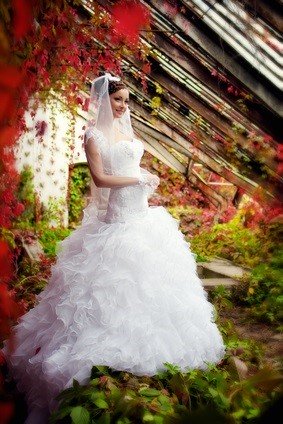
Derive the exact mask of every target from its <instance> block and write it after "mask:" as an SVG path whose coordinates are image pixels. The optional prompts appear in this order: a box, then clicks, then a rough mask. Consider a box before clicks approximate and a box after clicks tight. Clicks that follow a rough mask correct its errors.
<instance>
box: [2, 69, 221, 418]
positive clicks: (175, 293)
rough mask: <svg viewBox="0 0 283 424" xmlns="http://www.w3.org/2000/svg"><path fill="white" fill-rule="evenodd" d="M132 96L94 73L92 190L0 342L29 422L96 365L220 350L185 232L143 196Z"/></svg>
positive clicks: (89, 145) (145, 365)
mask: <svg viewBox="0 0 283 424" xmlns="http://www.w3.org/2000/svg"><path fill="white" fill-rule="evenodd" d="M128 101H129V92H128V90H127V88H126V86H125V85H124V84H123V83H122V81H120V79H119V78H116V77H112V76H111V75H110V74H105V75H103V76H102V77H99V78H97V79H95V80H94V81H93V84H92V89H91V98H90V107H89V113H90V117H91V118H92V119H90V121H89V127H88V129H87V130H86V132H85V151H86V156H87V161H88V164H89V168H90V172H91V175H92V180H93V182H92V201H91V202H90V204H89V205H88V207H87V208H86V209H85V210H84V218H83V221H82V225H81V226H80V227H79V228H78V229H76V230H75V231H74V232H73V233H72V234H71V235H70V236H69V237H68V238H67V239H65V240H64V241H63V242H62V243H61V249H60V252H59V253H58V257H57V262H56V264H55V265H54V266H53V268H52V275H51V278H50V281H49V283H48V285H47V287H46V288H45V290H44V291H43V292H42V293H41V294H40V295H39V296H38V303H37V305H36V306H35V307H34V308H33V309H31V310H30V311H29V312H28V313H27V314H25V315H24V316H23V317H22V318H21V319H20V322H19V324H18V325H17V326H16V327H15V329H14V337H15V344H16V349H15V350H14V351H13V352H12V353H9V351H8V349H7V346H5V352H6V356H7V360H8V364H9V367H10V369H11V372H12V374H13V376H14V378H15V379H16V380H17V382H18V387H19V390H21V391H23V392H25V394H26V399H27V404H28V406H29V417H28V419H27V421H26V422H27V423H33V424H36V423H40V424H42V423H44V422H45V420H46V419H47V418H46V417H47V416H48V414H49V413H50V411H52V410H53V409H54V408H56V401H55V397H56V395H57V394H58V393H60V392H61V391H62V390H63V389H65V388H67V387H69V386H71V385H72V382H73V379H76V380H78V381H79V382H80V383H86V382H87V381H88V378H89V376H90V372H91V368H92V366H93V365H107V366H109V367H111V368H113V369H115V370H124V371H128V372H132V373H133V374H135V375H149V376H150V375H154V374H156V373H157V372H158V371H159V370H162V369H164V363H165V362H169V363H174V364H177V365H179V367H180V368H181V369H182V370H183V371H186V370H188V369H191V368H203V369H204V368H206V366H207V363H217V362H218V361H220V360H221V359H222V357H223V355H224V351H225V348H224V345H223V340H222V337H221V335H220V333H219V331H218V329H217V326H216V324H215V322H214V315H213V313H214V308H213V306H212V305H211V303H209V302H208V300H207V294H206V292H205V291H204V290H203V287H202V285H201V281H200V280H199V278H198V276H197V271H196V262H195V259H194V255H193V254H192V253H191V251H190V249H189V245H188V243H187V242H186V241H185V240H184V236H183V235H182V233H181V232H180V231H179V230H178V226H177V222H176V220H175V219H173V218H172V217H171V215H170V214H169V213H168V212H167V211H166V210H165V209H164V208H163V207H149V206H148V202H147V199H148V196H149V195H150V194H151V193H152V192H153V191H154V189H155V188H156V187H157V185H158V182H159V179H158V177H157V176H155V175H152V174H151V173H149V172H146V171H145V170H143V169H141V168H140V160H141V157H142V155H143V152H144V149H143V143H142V142H141V141H140V140H138V139H136V138H135V137H134V134H133V130H132V126H131V120H130V114H129V109H128Z"/></svg>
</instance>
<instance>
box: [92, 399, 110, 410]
mask: <svg viewBox="0 0 283 424" xmlns="http://www.w3.org/2000/svg"><path fill="white" fill-rule="evenodd" d="M93 403H94V404H95V405H96V406H97V407H98V408H100V409H107V408H108V403H107V402H106V401H105V400H103V399H99V398H98V399H95V400H94V401H93Z"/></svg>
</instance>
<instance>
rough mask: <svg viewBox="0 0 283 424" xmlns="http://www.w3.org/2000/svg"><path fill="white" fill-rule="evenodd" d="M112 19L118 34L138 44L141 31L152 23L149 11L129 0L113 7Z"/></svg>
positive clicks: (123, 0)
mask: <svg viewBox="0 0 283 424" xmlns="http://www.w3.org/2000/svg"><path fill="white" fill-rule="evenodd" d="M112 17H113V27H114V29H115V30H116V32H117V33H118V34H119V35H120V36H123V37H125V38H127V39H128V41H130V42H137V41H138V35H139V31H140V30H141V29H142V28H143V27H145V26H147V25H149V22H150V14H149V10H148V9H147V8H146V7H145V6H143V5H141V4H139V3H135V2H132V1H128V0H122V1H120V2H119V3H117V4H115V5H114V6H113V8H112Z"/></svg>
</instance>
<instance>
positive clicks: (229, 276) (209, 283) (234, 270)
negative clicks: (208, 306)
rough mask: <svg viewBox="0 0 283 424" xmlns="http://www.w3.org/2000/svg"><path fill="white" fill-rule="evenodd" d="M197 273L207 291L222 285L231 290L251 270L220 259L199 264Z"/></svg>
mask: <svg viewBox="0 0 283 424" xmlns="http://www.w3.org/2000/svg"><path fill="white" fill-rule="evenodd" d="M197 271H198V276H199V277H200V279H201V281H202V283H203V286H204V288H205V289H212V288H214V287H217V286H220V285H223V286H224V287H227V288H230V287H232V286H233V285H235V284H237V283H238V280H239V279H240V278H241V277H243V275H244V274H246V273H250V269H248V268H244V267H240V266H237V265H235V264H233V262H231V261H229V260H228V259H223V258H218V257H216V258H214V259H213V260H212V261H209V262H198V263H197Z"/></svg>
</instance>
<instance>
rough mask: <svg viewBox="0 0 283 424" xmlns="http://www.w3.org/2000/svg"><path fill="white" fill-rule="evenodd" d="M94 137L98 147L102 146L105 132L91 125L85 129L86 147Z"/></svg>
mask: <svg viewBox="0 0 283 424" xmlns="http://www.w3.org/2000/svg"><path fill="white" fill-rule="evenodd" d="M90 138H93V140H94V143H95V145H96V146H97V147H99V148H101V145H102V143H103V133H102V132H101V131H99V130H98V129H97V128H95V127H89V128H87V129H86V130H85V133H84V144H85V147H86V145H87V144H88V143H89V139H90Z"/></svg>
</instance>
